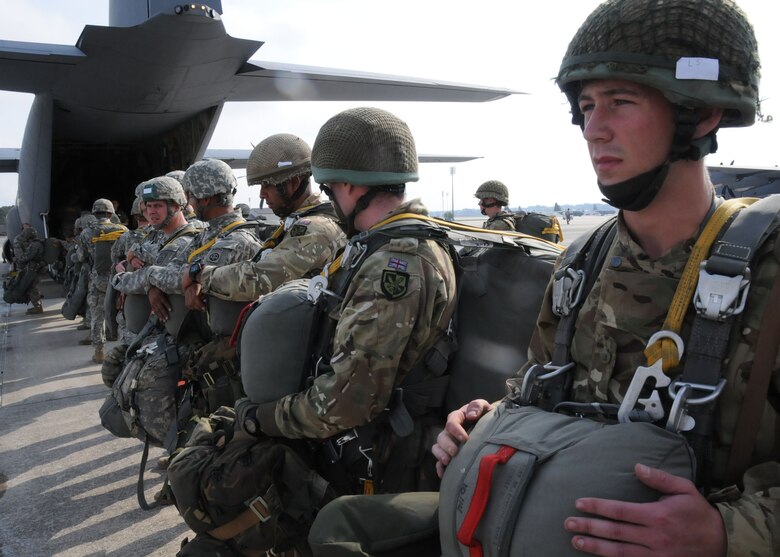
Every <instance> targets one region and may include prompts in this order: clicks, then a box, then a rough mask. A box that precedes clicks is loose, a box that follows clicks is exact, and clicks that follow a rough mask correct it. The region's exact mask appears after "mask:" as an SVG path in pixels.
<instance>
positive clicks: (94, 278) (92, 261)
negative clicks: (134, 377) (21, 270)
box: [77, 199, 127, 364]
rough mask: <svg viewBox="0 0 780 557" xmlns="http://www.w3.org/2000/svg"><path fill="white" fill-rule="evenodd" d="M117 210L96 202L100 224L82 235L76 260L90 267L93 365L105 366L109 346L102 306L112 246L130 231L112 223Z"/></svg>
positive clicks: (108, 202) (89, 303) (89, 294)
mask: <svg viewBox="0 0 780 557" xmlns="http://www.w3.org/2000/svg"><path fill="white" fill-rule="evenodd" d="M113 213H114V206H113V205H112V204H111V202H110V201H109V200H108V199H97V200H95V202H94V203H93V204H92V214H93V215H94V216H95V218H96V219H97V222H96V223H95V224H93V225H92V226H90V227H89V228H86V229H85V230H84V231H83V232H82V233H81V234H80V235H79V247H78V250H77V257H78V259H79V261H81V262H82V263H86V264H89V265H90V267H91V270H90V275H89V292H88V294H87V305H88V306H89V312H90V315H91V321H90V327H91V335H90V341H91V344H92V347H93V348H94V354H93V356H92V361H93V362H95V363H98V364H102V363H103V359H104V354H103V345H104V344H105V342H106V333H105V327H104V325H105V316H104V312H103V302H104V299H105V297H106V287H107V286H108V279H109V277H110V276H111V246H112V245H113V243H114V242H115V241H116V240H117V238H119V236H121V235H122V234H123V233H124V232H126V231H127V228H125V227H124V226H122V225H121V224H114V223H112V222H111V218H110V217H111V215H112V214H113Z"/></svg>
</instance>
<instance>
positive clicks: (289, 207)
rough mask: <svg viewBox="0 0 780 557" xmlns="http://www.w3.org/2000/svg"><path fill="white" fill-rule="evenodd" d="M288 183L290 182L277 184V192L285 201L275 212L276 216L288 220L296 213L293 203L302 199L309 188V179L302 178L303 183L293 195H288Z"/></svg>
mask: <svg viewBox="0 0 780 557" xmlns="http://www.w3.org/2000/svg"><path fill="white" fill-rule="evenodd" d="M287 182H289V180H287V181H285V182H282V183H281V184H276V192H277V193H278V194H279V197H281V198H282V201H283V203H282V205H280V206H279V207H277V208H276V209H275V210H274V214H275V215H276V216H277V217H279V218H287V217H289V216H290V215H291V214H292V213H293V211H295V207H293V203H294V202H295V200H296V199H298V198H299V197H301V196H302V195H303V194H304V192H305V191H306V188H308V187H309V178H308V177H301V182H300V184H298V187H297V188H296V189H295V191H294V192H293V193H292V195H287V188H286V187H285V186H286V184H287Z"/></svg>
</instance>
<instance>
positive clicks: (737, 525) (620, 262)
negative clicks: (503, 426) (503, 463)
mask: <svg viewBox="0 0 780 557" xmlns="http://www.w3.org/2000/svg"><path fill="white" fill-rule="evenodd" d="M693 243H694V240H688V241H686V242H682V243H680V244H678V245H677V246H675V247H674V248H673V249H672V250H671V251H669V253H667V254H666V255H663V256H661V257H659V258H657V259H651V258H650V257H648V256H647V255H646V254H645V252H644V251H643V250H642V248H641V247H640V246H639V245H638V244H637V243H636V242H635V241H634V240H633V239H632V238H631V236H630V234H629V232H628V230H627V228H626V226H625V223H624V221H623V220H622V216H621V217H620V218H619V220H618V233H617V236H616V238H615V241H614V242H613V244H612V246H611V248H610V250H609V252H608V254H607V257H606V259H605V264H604V267H603V269H602V270H601V273H600V275H599V277H598V279H597V280H596V282H595V284H594V286H593V288H592V290H591V292H590V294H589V295H588V297H587V299H586V300H585V303H584V304H583V306H582V308H581V310H580V313H579V315H578V317H577V323H576V332H575V335H574V339H573V342H572V345H571V356H572V360H573V361H574V363H575V366H576V367H575V369H574V370H573V373H574V383H573V388H572V389H573V392H572V397H573V399H574V400H575V401H578V402H593V401H596V402H612V403H619V402H621V401H622V400H623V396H624V394H625V392H626V389H627V388H628V384H629V383H630V381H631V378H632V377H633V374H634V371H635V370H636V368H637V367H638V366H644V365H647V361H646V359H645V356H644V353H643V350H644V348H645V346H646V345H647V341H648V339H649V338H650V336H651V335H652V334H653V333H655V332H657V331H658V330H659V329H660V328H661V327H662V324H663V322H664V319H665V317H666V314H667V311H668V310H669V307H670V303H671V300H672V297H673V296H674V293H675V290H676V288H677V284H678V282H679V280H680V277H681V275H682V272H683V269H684V266H685V264H686V262H687V261H688V258H689V256H690V254H691V250H692V247H693ZM779 260H780V243H778V241H777V232H775V234H774V236H772V237H770V239H769V240H768V241H766V242H765V243H764V244H763V246H762V248H761V251H760V252H759V254H758V256H757V259H756V263H754V265H753V266H752V282H751V285H750V291H749V296H748V301H747V305H746V307H745V310H744V311H743V313H742V314H741V315H740V316H739V317H738V318H737V319H738V322H737V323H736V324H735V326H734V327H733V329H732V331H733V332H732V334H731V338H730V339H729V346H728V351H727V356H726V359H725V365H724V366H723V372H722V373H723V377H724V378H726V380H727V383H726V388H725V389H724V392H723V393H722V394H721V396H720V399H719V403H718V406H717V410H716V413H717V415H716V425H715V440H714V443H715V447H714V451H715V453H714V465H713V467H714V469H713V470H712V476H713V478H715V479H716V480H717V479H718V478H723V474H724V470H725V466H726V462H727V459H728V456H729V449H730V446H731V444H732V441H733V438H734V432H735V429H736V421H737V417H738V415H739V410H740V407H741V401H742V398H743V396H744V392H745V389H746V386H747V380H748V377H749V370H750V368H751V365H752V363H753V355H754V352H755V345H756V342H757V339H758V336H759V333H760V323H761V319H762V317H763V314H764V312H765V311H766V310H771V311H777V308H767V303H766V299H767V297H768V295H769V292H770V290H771V288H772V284H773V281H774V280H775V277H777V273H778V270H779V269H780V262H779ZM551 292H552V291H551V285H548V288H547V291H546V294H545V299H544V302H543V303H542V309H541V311H540V314H539V318H538V320H537V325H536V332H535V333H534V336H533V338H532V340H531V345H530V348H529V362H528V363H527V364H526V365H525V366H524V367H523V369H521V370H520V372H519V373H518V377H517V378H513V379H510V380H509V381H508V386H509V388H510V390H512V391H513V392H514V393H517V392H518V391H519V389H520V386H521V385H522V376H523V374H524V373H525V371H526V370H527V369H528V368H529V367H530V366H531V365H533V364H535V363H546V362H549V361H550V359H551V355H552V353H553V349H554V337H555V332H556V327H557V323H558V318H557V317H556V316H555V314H553V312H552V309H551V296H552V294H551ZM693 313H694V312H693V309H692V308H689V310H688V313H687V315H686V318H685V321H684V325H683V328H682V334H681V336H682V338H683V339H684V340H685V339H687V338H688V334H689V333H690V330H691V324H692V321H693ZM683 360H684V354H683ZM680 371H681V370H680V369H675V370H672V372H671V373H670V374H671V375H674V374H679V373H680ZM770 391H771V392H774V393H780V362H775V366H774V371H773V376H772V386H771V387H770ZM774 397H775V398H777V394H775V395H774ZM778 410H780V408H778V407H776V406H774V407H773V405H772V404H771V403H770V402H769V401H767V402H766V403H765V409H764V412H763V418H762V421H761V426H760V428H759V432H758V438H757V442H756V449H755V451H754V454H753V457H752V464H753V465H758V464H761V463H764V464H762V465H761V466H754V467H753V468H750V469H748V470H747V472H746V474H745V476H744V486H745V489H744V492H743V493H742V494H741V496H740V494H739V492H738V491H737V490H736V489H735V488H733V486H732V487H731V489H729V488H728V486H722V487H724V488H725V489H724V490H722V492H721V493H717V494H712V495H711V497H710V499H711V501H713V502H715V501H717V507H718V510H719V511H720V512H721V514H722V516H723V522H724V524H725V526H726V531H727V535H728V544H729V553H728V554H729V555H773V554H775V555H776V554H777V553H776V552H777V547H778V546H777V545H776V544H777V543H778V542H777V540H779V539H780V517H779V516H778V509H780V464H778V463H777V462H776V461H775V459H776V458H777V455H778V454H780V452H778V451H779V450H780V413H779V412H778ZM732 493H736V496H732V497H730V496H729V494H732ZM773 540H774V542H773ZM773 543H774V544H775V545H774V546H773V545H772V544H773Z"/></svg>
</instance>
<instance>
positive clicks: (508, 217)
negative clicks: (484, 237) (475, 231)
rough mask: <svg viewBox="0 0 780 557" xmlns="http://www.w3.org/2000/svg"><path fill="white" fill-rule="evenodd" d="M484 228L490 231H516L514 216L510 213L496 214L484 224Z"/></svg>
mask: <svg viewBox="0 0 780 557" xmlns="http://www.w3.org/2000/svg"><path fill="white" fill-rule="evenodd" d="M482 228H487V229H490V230H514V229H515V219H514V215H513V214H512V213H510V212H509V211H501V212H500V213H496V214H495V215H493V216H492V217H490V218H488V219H487V220H486V221H485V222H483V223H482Z"/></svg>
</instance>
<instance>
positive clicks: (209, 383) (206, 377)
mask: <svg viewBox="0 0 780 557" xmlns="http://www.w3.org/2000/svg"><path fill="white" fill-rule="evenodd" d="M201 377H203V382H204V383H205V384H206V388H207V389H211V388H212V387H214V385H215V384H216V381H214V377H212V375H211V374H210V373H209V372H208V371H207V372H205V373H204V374H203V375H201Z"/></svg>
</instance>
